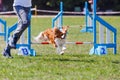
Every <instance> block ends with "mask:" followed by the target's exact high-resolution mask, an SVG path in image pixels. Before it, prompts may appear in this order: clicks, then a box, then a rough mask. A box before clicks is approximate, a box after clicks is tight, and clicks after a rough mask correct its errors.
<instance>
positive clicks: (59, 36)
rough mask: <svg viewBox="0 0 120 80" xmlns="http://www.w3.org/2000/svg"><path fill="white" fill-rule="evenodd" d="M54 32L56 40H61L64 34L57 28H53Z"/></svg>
mask: <svg viewBox="0 0 120 80" xmlns="http://www.w3.org/2000/svg"><path fill="white" fill-rule="evenodd" d="M53 32H54V37H55V38H61V36H62V35H63V33H62V32H61V31H60V30H59V29H58V28H57V27H54V28H53Z"/></svg>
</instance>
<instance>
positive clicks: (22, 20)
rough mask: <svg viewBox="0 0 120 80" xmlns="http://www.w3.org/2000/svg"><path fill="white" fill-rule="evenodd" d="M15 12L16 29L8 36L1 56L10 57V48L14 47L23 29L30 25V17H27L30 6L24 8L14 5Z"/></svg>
mask: <svg viewBox="0 0 120 80" xmlns="http://www.w3.org/2000/svg"><path fill="white" fill-rule="evenodd" d="M14 10H15V11H16V14H17V16H18V20H19V21H18V25H17V29H16V30H15V31H14V33H13V35H12V36H11V37H10V40H9V41H8V44H7V46H6V48H5V49H4V52H3V56H5V57H6V56H7V57H11V53H10V50H11V49H12V48H14V49H16V43H17V41H18V40H19V38H20V36H21V34H22V33H23V32H24V31H25V29H26V28H27V27H28V26H29V25H30V19H29V17H28V15H29V12H30V8H24V7H21V6H16V7H14Z"/></svg>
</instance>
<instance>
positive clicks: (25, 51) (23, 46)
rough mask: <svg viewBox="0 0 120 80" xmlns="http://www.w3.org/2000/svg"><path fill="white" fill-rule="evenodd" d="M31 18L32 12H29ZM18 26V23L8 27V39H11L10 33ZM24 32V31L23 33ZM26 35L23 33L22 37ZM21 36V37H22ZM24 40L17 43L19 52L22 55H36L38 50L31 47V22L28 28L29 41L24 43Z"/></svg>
mask: <svg viewBox="0 0 120 80" xmlns="http://www.w3.org/2000/svg"><path fill="white" fill-rule="evenodd" d="M29 18H30V20H31V12H30V14H29ZM16 28H17V23H16V24H14V25H13V26H11V27H10V28H8V31H7V32H8V34H7V41H8V40H9V37H10V33H11V32H12V31H13V30H15V29H16ZM23 34H24V33H23ZM23 37H24V36H23V35H22V36H21V38H23ZM21 38H20V39H21ZM23 42H24V41H22V42H20V43H18V44H16V48H17V49H18V50H19V52H18V54H21V55H30V56H36V52H35V50H34V49H32V48H31V24H30V26H29V27H28V28H27V42H26V43H23Z"/></svg>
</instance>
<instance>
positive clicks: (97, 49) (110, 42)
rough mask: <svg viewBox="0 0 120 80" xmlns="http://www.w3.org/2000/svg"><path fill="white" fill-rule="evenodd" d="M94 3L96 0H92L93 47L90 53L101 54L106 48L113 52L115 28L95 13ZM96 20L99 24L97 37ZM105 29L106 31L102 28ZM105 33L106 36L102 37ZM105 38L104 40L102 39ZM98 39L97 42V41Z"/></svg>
mask: <svg viewBox="0 0 120 80" xmlns="http://www.w3.org/2000/svg"><path fill="white" fill-rule="evenodd" d="M96 3H97V0H93V20H92V24H93V48H92V49H91V50H90V55H92V54H97V55H102V54H106V53H107V49H108V48H112V49H113V53H114V54H116V53H117V30H116V29H115V28H114V27H113V26H112V25H110V24H109V23H107V22H106V21H104V20H103V19H102V18H100V17H99V16H97V15H96ZM96 22H98V23H99V24H100V28H99V34H100V35H99V38H98V36H97V25H96ZM103 28H105V29H106V33H105V32H104V29H103ZM111 34H113V36H112V37H113V39H111ZM105 35H106V38H105V37H104V36H105ZM104 38H105V39H106V42H105V41H104V40H105V39H104ZM98 41H99V42H98Z"/></svg>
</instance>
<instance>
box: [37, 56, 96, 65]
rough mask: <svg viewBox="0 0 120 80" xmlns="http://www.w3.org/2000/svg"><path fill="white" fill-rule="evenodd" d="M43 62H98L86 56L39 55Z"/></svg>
mask: <svg viewBox="0 0 120 80" xmlns="http://www.w3.org/2000/svg"><path fill="white" fill-rule="evenodd" d="M36 57H40V59H41V60H43V61H53V62H55V61H58V62H87V63H93V62H96V61H95V60H94V59H93V58H89V56H84V55H49V54H48V55H37V56H36Z"/></svg>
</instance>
